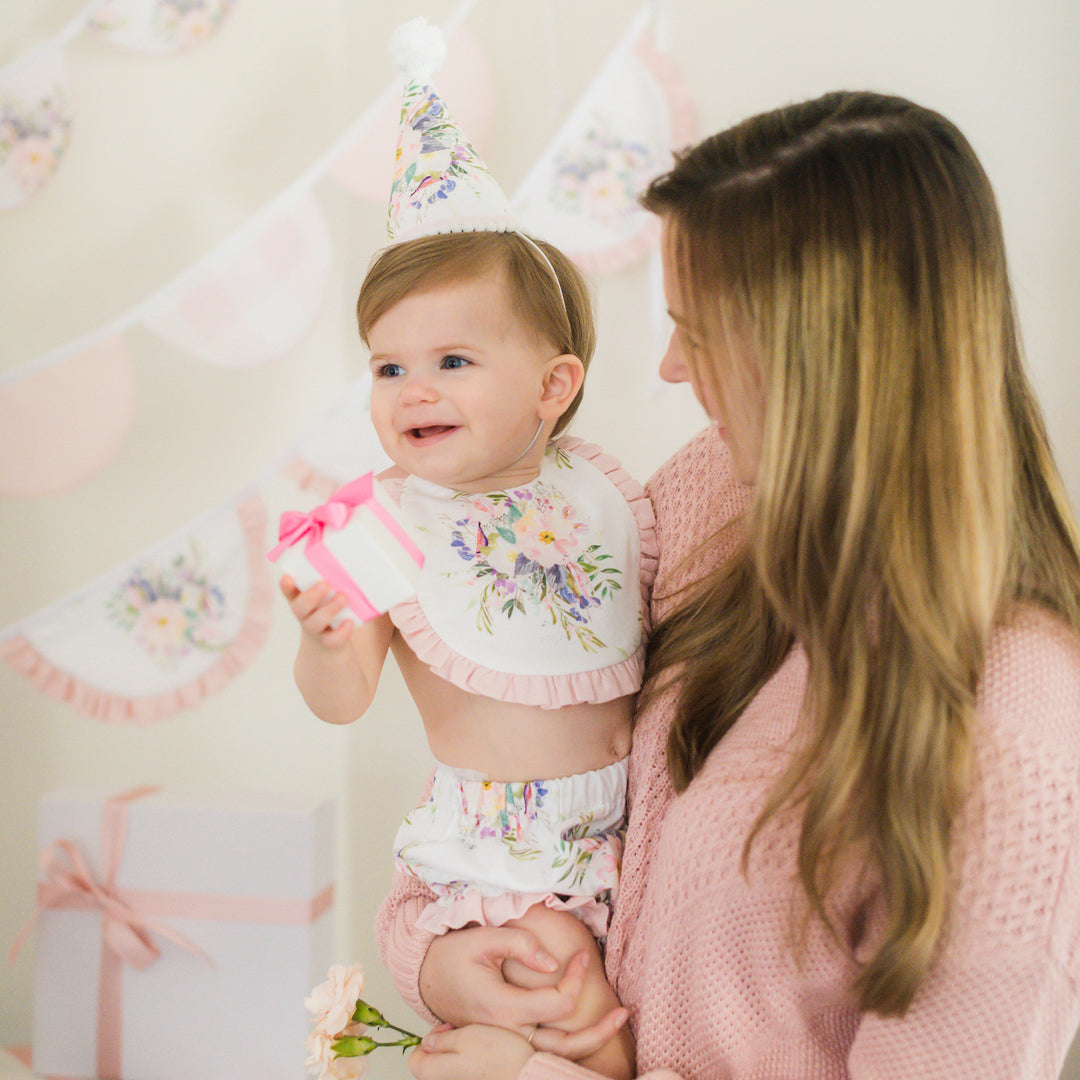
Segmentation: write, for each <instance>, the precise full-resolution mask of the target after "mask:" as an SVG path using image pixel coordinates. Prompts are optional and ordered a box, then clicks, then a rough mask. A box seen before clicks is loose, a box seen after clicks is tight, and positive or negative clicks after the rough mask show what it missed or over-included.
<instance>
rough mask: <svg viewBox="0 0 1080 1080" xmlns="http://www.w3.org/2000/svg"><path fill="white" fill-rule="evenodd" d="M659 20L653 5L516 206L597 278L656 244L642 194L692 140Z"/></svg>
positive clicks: (689, 114)
mask: <svg viewBox="0 0 1080 1080" xmlns="http://www.w3.org/2000/svg"><path fill="white" fill-rule="evenodd" d="M652 14H653V12H652V10H651V6H649V5H647V6H646V7H645V8H643V9H642V11H641V12H640V13H639V15H638V16H637V18H636V19H635V20H634V21H633V23H632V24H631V26H630V29H629V30H628V32H627V33H626V35H625V36H624V38H623V40H622V41H621V42H620V44H619V45H618V46H617V47H616V48H615V50H614V52H613V53H612V54H611V55H610V56H609V57H608V60H607V62H606V63H605V64H604V67H603V68H602V69H601V71H600V72H599V74H598V75H597V77H596V79H595V80H594V81H593V84H592V86H591V87H590V88H589V89H588V90H587V91H586V92H585V94H584V95H583V96H582V98H581V99H580V101H579V102H578V104H577V105H576V106H575V108H574V109H573V111H572V112H571V114H570V116H569V117H568V119H567V120H566V122H565V123H564V125H563V127H562V129H561V130H560V131H559V133H558V134H557V135H556V136H555V138H554V140H553V141H552V143H551V145H550V146H549V147H548V149H547V150H546V151H545V152H544V153H543V154H542V155H541V157H540V159H539V160H538V161H537V162H536V164H535V165H534V166H533V168H532V169H531V170H530V172H529V174H528V176H527V177H526V178H525V180H524V181H522V183H521V186H520V187H519V188H518V191H517V193H516V195H515V197H514V200H513V201H514V208H515V210H516V211H517V213H518V214H519V216H520V217H521V220H522V221H523V222H524V223H525V225H526V227H528V228H529V229H530V230H531V231H532V232H534V233H535V234H536V235H538V236H542V237H543V238H544V239H545V240H549V241H550V242H551V243H553V244H554V245H555V246H556V247H558V248H560V249H561V250H562V251H564V252H565V253H566V254H567V255H569V256H570V258H572V259H573V260H574V261H575V262H576V263H577V264H578V265H579V266H581V267H582V269H584V270H586V271H587V272H590V273H604V274H606V273H614V272H616V271H618V270H622V269H624V268H625V267H627V266H629V265H631V264H632V263H634V262H636V261H637V260H638V259H640V258H641V257H642V256H643V255H645V254H646V252H647V251H648V250H649V249H650V248H651V247H652V246H653V245H654V244H655V243H656V239H657V236H658V233H659V224H658V222H657V221H656V218H655V217H654V216H653V215H652V214H649V213H648V212H647V211H645V210H643V209H642V208H641V206H640V205H639V204H638V196H639V195H640V194H641V192H642V191H643V190H644V189H645V187H646V186H647V185H648V184H649V182H650V181H651V180H652V179H654V178H655V177H656V176H659V175H660V173H662V172H664V171H666V170H667V169H669V168H670V167H671V164H672V151H673V150H674V149H678V148H680V147H682V146H685V145H686V144H688V143H689V142H690V141H691V140H692V138H693V132H694V119H693V109H692V107H691V105H690V98H689V94H688V93H687V91H686V88H685V86H684V85H683V83H682V80H681V79H680V78H679V76H678V73H677V72H676V70H675V68H674V67H673V65H672V64H671V63H670V61H668V60H667V58H666V57H665V56H663V55H662V54H661V53H660V52H658V50H657V48H656V46H655V44H654V42H653V39H652V36H651V35H650V33H649V32H648V29H647V22H648V20H649V19H650V17H651V16H652Z"/></svg>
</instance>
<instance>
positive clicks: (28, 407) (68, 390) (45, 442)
mask: <svg viewBox="0 0 1080 1080" xmlns="http://www.w3.org/2000/svg"><path fill="white" fill-rule="evenodd" d="M88 402H93V408H87V403H88ZM134 416H135V372H134V369H133V366H132V363H131V358H130V357H129V356H128V352H127V348H126V346H125V344H124V339H123V337H121V336H118V335H113V336H107V337H105V338H103V339H102V340H101V341H98V342H95V343H93V344H89V345H85V346H82V347H76V348H73V349H71V350H70V351H69V352H68V353H67V355H66V356H63V357H61V358H60V359H58V360H57V361H56V362H55V363H52V364H48V365H46V366H44V367H42V368H40V369H38V370H35V371H34V372H33V373H31V374H29V375H26V376H25V377H23V378H21V379H17V380H14V381H8V382H2V381H0V495H14V496H22V497H29V496H37V495H54V494H57V493H58V492H61V491H67V490H69V489H70V488H73V487H75V486H76V485H78V484H81V483H82V482H83V481H84V480H87V479H88V478H89V477H91V476H93V475H94V473H96V472H97V471H98V470H99V469H101V468H103V467H104V466H105V465H107V464H108V463H109V462H110V461H111V460H112V459H113V458H114V457H115V456H116V454H117V452H118V451H119V450H120V447H121V446H122V445H123V442H124V439H125V437H126V436H127V433H128V430H129V429H130V427H131V423H132V420H133V419H134Z"/></svg>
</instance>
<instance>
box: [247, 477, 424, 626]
mask: <svg viewBox="0 0 1080 1080" xmlns="http://www.w3.org/2000/svg"><path fill="white" fill-rule="evenodd" d="M360 506H364V507H366V508H367V509H368V510H370V511H371V513H372V514H373V515H374V516H375V518H376V519H377V520H378V522H379V524H380V525H382V526H383V528H385V529H386V531H387V532H388V533H389V534H390V535H391V537H392V538H393V539H394V542H395V543H397V544H398V545H399V546H400V547H401V548H402V550H403V551H404V552H405V554H406V555H407V556H408V557H409V558H410V559H412V561H413V562H415V563H416V564H417V565H418V566H421V565H423V562H424V556H423V553H422V552H421V551H420V549H419V548H418V547H417V546H416V544H414V543H413V541H412V540H411V539H410V537H409V534H408V533H407V532H406V531H405V529H404V528H403V527H402V526H401V524H400V522H398V521H397V520H396V519H395V518H394V516H393V515H392V514H390V512H389V511H388V510H387V509H386V507H384V506H383V505H382V503H380V502H379V500H378V499H377V498H375V474H374V473H373V472H369V473H365V474H364V475H363V476H361V477H359V478H358V479H356V480H352V481H350V482H349V483H348V484H345V485H344V487H341V488H339V489H338V490H337V491H335V492H334V494H333V495H331V496H330V498H329V499H328V500H327V501H326V502H324V503H323V504H322V505H321V506H316V507H315V509H314V510H311V511H309V512H308V513H306V514H304V513H300V512H298V511H295V510H287V511H286V512H285V513H284V514H282V515H281V522H280V525H279V527H278V541H279V542H278V544H277V546H276V547H275V548H273V549H272V550H271V551H270V552H268V553H267V556H266V557H267V558H268V559H269V560H270V561H271V562H276V561H277V560H278V559H280V558H281V556H282V555H283V554H284V553H285V551H287V550H288V549H289V548H291V547H293V546H295V545H296V544H298V543H300V542H301V541H303V540H305V539H306V544H305V547H304V556H305V558H306V559H307V560H308V562H309V563H311V565H312V566H313V567H314V568H315V569H316V570H317V571H318V572H319V574H320V575H321V576H322V578H323V580H324V581H326V582H327V584H328V585H329V586H330V587H331V588H332V589H333V590H334V592H337V593H341V594H342V595H343V596H344V597H345V599H346V600H347V601H348V604H349V607H350V608H351V609H352V610H353V611H354V612H355V613H356V614H357V616H359V618H360V619H361V620H362V621H363V622H367V621H368V620H370V619H374V618H375V617H376V616H377V615H380V614H381V612H380V611H379V610H378V609H377V608H376V607H375V606H374V605H373V604H372V603H371V601H370V600H369V599H368V597H367V596H366V595H365V593H364V591H363V590H362V589H361V588H360V586H359V585H358V584H357V583H356V582H355V581H354V580H353V578H352V576H351V575H350V574H349V573H348V572H347V571H346V570H345V569H344V567H342V565H341V564H340V563H339V562H338V561H337V559H335V558H334V556H333V555H332V554H331V553H330V552H329V551H328V550H327V549H326V547H325V545H324V544H323V533H324V531H325V529H326V528H331V529H342V528H344V527H345V526H346V525H347V524H348V523H349V520H350V519H351V518H352V516H353V513H354V512H355V510H356V509H357V507H360Z"/></svg>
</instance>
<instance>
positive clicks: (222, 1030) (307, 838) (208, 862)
mask: <svg viewBox="0 0 1080 1080" xmlns="http://www.w3.org/2000/svg"><path fill="white" fill-rule="evenodd" d="M333 834H334V803H333V801H332V800H328V799H304V798H294V797H288V796H279V795H274V796H266V795H263V796H255V795H252V796H239V795H233V796H229V797H222V798H210V797H206V796H200V797H190V796H188V797H185V796H182V795H178V794H175V793H173V792H171V791H161V790H159V789H156V788H137V789H134V790H133V791H130V792H125V793H123V794H121V795H115V796H108V795H105V794H103V793H102V792H100V791H98V792H94V791H86V790H78V791H57V792H52V793H50V794H47V795H45V796H43V797H42V799H41V801H40V803H39V808H38V841H39V846H40V849H41V875H40V878H39V884H38V914H37V926H36V937H37V950H36V963H35V972H34V1020H33V1059H32V1064H33V1069H34V1072H35V1073H37V1074H38V1075H42V1076H49V1077H101V1078H102V1080H177V1078H178V1077H182V1078H183V1080H222V1078H223V1077H253V1078H258V1080H296V1077H297V1076H299V1075H301V1074H302V1070H303V1064H304V1056H305V1054H304V1049H303V1041H304V1039H305V1038H306V1036H307V1033H308V1031H309V1026H310V1025H309V1020H308V1017H307V1015H306V1012H305V1009H304V998H305V996H306V995H307V994H308V993H310V990H311V987H312V986H313V985H314V984H315V983H316V982H318V981H319V979H321V978H322V977H323V975H324V974H325V972H326V970H327V967H328V965H329V964H330V962H331V954H332V951H333V940H332V919H331V917H330V908H331V905H332V903H333V880H332V878H333V875H332V865H333V844H334V840H333Z"/></svg>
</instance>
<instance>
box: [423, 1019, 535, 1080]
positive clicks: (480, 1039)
mask: <svg viewBox="0 0 1080 1080" xmlns="http://www.w3.org/2000/svg"><path fill="white" fill-rule="evenodd" d="M534 1053H535V1051H534V1050H533V1048H532V1047H531V1046H530V1045H529V1041H528V1039H526V1038H524V1036H521V1035H517V1034H515V1033H514V1032H512V1031H507V1030H505V1029H504V1028H498V1027H489V1026H488V1025H486V1024H469V1025H468V1026H467V1027H463V1028H450V1027H448V1026H447V1025H443V1026H442V1027H440V1028H436V1029H435V1030H434V1031H432V1032H429V1033H428V1034H427V1035H425V1036H424V1041H423V1042H422V1043H421V1044H420V1045H419V1046H418V1047H417V1048H416V1049H415V1050H414V1051H413V1052H412V1053H411V1054H410V1055H409V1071H410V1072H411V1073H412V1074H413V1076H415V1077H416V1080H515V1077H516V1076H517V1075H518V1073H520V1072H521V1070H522V1067H523V1066H524V1065H525V1062H526V1061H528V1060H529V1058H531V1057H532V1056H533V1054H534Z"/></svg>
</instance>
